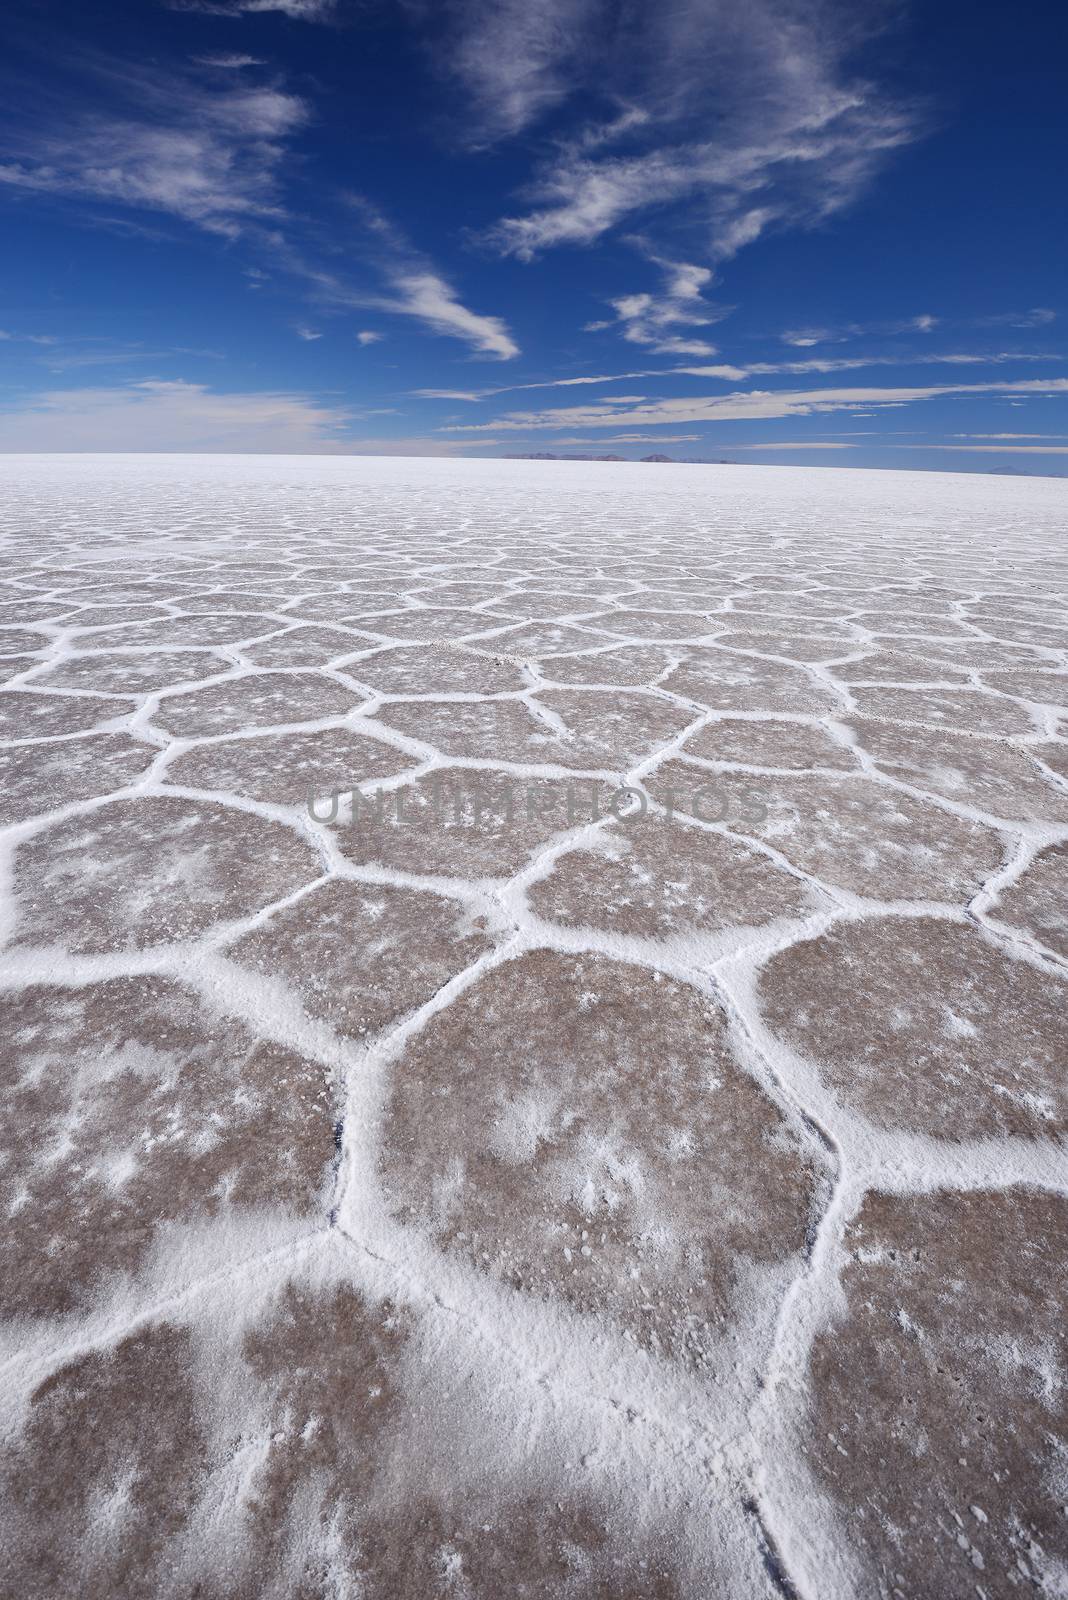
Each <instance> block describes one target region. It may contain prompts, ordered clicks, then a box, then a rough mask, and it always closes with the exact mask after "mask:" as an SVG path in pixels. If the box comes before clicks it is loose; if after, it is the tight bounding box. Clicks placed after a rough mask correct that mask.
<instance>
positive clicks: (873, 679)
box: [830, 650, 967, 716]
mask: <svg viewBox="0 0 1068 1600" xmlns="http://www.w3.org/2000/svg"><path fill="white" fill-rule="evenodd" d="M830 670H831V672H832V673H833V674H834V676H835V677H836V678H837V679H838V681H839V682H840V683H858V684H860V683H867V684H894V683H952V682H953V680H954V679H958V680H959V679H962V678H963V677H964V676H965V674H966V672H967V668H965V667H957V666H953V665H952V664H951V663H950V662H948V661H927V660H924V659H923V657H922V655H921V654H920V653H916V654H914V655H913V654H908V653H906V652H905V651H893V650H872V651H870V652H869V653H868V654H867V655H864V656H860V657H859V658H858V659H857V660H855V661H838V662H835V664H834V665H833V666H832V667H831V669H830ZM879 715H880V716H881V715H883V713H882V712H880V713H879Z"/></svg>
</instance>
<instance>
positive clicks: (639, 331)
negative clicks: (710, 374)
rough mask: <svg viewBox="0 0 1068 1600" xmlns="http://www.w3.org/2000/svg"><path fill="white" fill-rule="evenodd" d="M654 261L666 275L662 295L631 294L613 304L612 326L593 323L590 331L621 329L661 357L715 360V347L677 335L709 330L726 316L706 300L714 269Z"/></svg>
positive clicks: (631, 339) (654, 257)
mask: <svg viewBox="0 0 1068 1600" xmlns="http://www.w3.org/2000/svg"><path fill="white" fill-rule="evenodd" d="M651 259H652V260H653V261H654V262H655V263H656V265H657V266H658V267H660V268H661V269H662V271H663V274H664V288H663V291H662V293H660V294H659V295H653V294H628V295H621V296H619V297H618V298H617V299H614V300H610V301H609V302H608V303H609V305H610V306H611V307H612V309H613V311H614V312H615V318H614V319H613V320H612V321H611V322H599V323H593V324H591V325H590V327H589V328H588V329H587V331H588V332H596V331H598V330H599V329H601V328H606V327H612V326H618V327H620V328H621V329H622V335H623V338H624V339H626V340H627V341H628V342H629V343H630V344H640V345H644V346H645V347H646V348H647V349H650V350H653V351H654V352H656V353H657V354H658V355H678V356H714V355H715V353H716V347H715V345H713V344H709V343H708V341H707V340H705V339H697V338H691V337H683V336H681V335H680V334H678V333H677V332H676V331H675V330H676V329H678V328H703V327H707V326H708V325H709V323H712V322H718V321H720V320H721V318H722V317H724V316H725V315H726V311H725V310H724V309H723V308H722V307H719V306H713V305H710V304H709V303H708V301H706V300H705V299H704V298H703V292H704V290H705V289H706V288H708V287H709V286H710V285H711V283H712V281H713V276H714V275H713V272H712V269H711V267H702V266H697V265H694V264H693V263H692V262H689V261H666V260H664V259H663V258H662V257H658V256H653V257H652V258H651Z"/></svg>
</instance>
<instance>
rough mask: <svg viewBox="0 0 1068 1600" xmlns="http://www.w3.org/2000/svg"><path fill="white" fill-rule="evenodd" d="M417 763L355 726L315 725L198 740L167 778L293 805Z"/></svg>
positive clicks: (194, 786)
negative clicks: (249, 736) (204, 741)
mask: <svg viewBox="0 0 1068 1600" xmlns="http://www.w3.org/2000/svg"><path fill="white" fill-rule="evenodd" d="M413 764H414V762H413V758H412V757H411V756H406V755H404V754H403V753H402V752H401V751H398V750H394V749H393V748H392V747H391V746H390V745H388V744H384V743H383V741H382V740H381V739H373V738H370V737H368V736H367V735H366V734H361V733H358V732H356V730H355V729H353V728H315V729H312V730H310V731H306V732H304V733H298V732H296V731H294V732H292V733H265V734H261V735H259V736H258V737H256V738H252V739H243V738H242V739H224V740H221V741H220V742H218V743H213V744H202V745H196V746H194V748H193V749H191V750H187V751H185V753H184V754H183V755H179V756H177V757H175V759H174V760H173V761H172V762H171V763H170V765H169V766H168V768H167V781H168V782H169V783H172V784H175V785H176V786H178V787H180V788H187V789H217V790H221V791H224V792H226V793H228V794H237V795H248V796H249V797H250V798H251V799H253V800H264V801H266V802H268V803H269V804H271V805H283V806H292V805H305V804H306V803H307V800H308V796H309V794H312V795H315V796H322V795H330V794H336V793H338V792H340V791H344V790H346V789H351V788H353V787H355V786H356V785H357V784H361V783H366V782H369V781H370V780H371V779H374V778H388V777H390V776H391V775H392V774H394V773H397V772H403V771H404V769H405V768H406V767H410V766H412V765H413ZM323 814H324V815H325V812H324V813H323Z"/></svg>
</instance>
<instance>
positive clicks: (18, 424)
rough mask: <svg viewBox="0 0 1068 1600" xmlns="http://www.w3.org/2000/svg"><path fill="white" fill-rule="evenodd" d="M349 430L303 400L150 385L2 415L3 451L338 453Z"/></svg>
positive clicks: (332, 413) (92, 392)
mask: <svg viewBox="0 0 1068 1600" xmlns="http://www.w3.org/2000/svg"><path fill="white" fill-rule="evenodd" d="M348 424H349V416H348V413H347V412H345V411H344V410H341V409H339V408H336V407H331V406H324V405H321V404H319V403H318V402H317V401H314V400H310V399H309V398H308V397H307V396H305V395H299V394H284V393H264V394H218V393H214V392H212V391H211V390H209V389H207V388H205V387H204V386H203V385H201V384H195V383H182V382H174V383H165V382H161V381H159V380H152V381H149V382H145V383H133V384H128V385H123V386H119V387H116V388H108V389H103V388H98V389H58V390H52V391H49V392H48V393H45V394H38V395H35V396H33V397H32V398H31V399H29V400H28V401H26V402H24V403H20V405H19V407H18V408H17V409H14V408H8V409H5V410H2V411H0V450H5V451H11V450H61V451H62V450H116V451H128V450H135V451H136V450H193V451H198V450H210V451H229V450H235V451H239V450H251V451H271V452H273V451H278V452H281V453H285V452H287V451H291V452H306V451H323V450H326V451H337V450H340V449H344V448H346V445H345V443H344V440H343V438H341V437H339V435H340V434H341V433H342V432H343V430H344V429H345V428H346V427H347V426H348Z"/></svg>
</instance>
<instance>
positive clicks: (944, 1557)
mask: <svg viewBox="0 0 1068 1600" xmlns="http://www.w3.org/2000/svg"><path fill="white" fill-rule="evenodd" d="M5 491H6V492H5V516H4V524H3V529H2V536H3V540H4V556H5V561H4V567H3V572H2V574H0V655H2V658H3V659H2V661H0V666H2V669H3V674H4V677H3V681H2V682H0V776H2V780H3V809H2V810H0V872H2V882H3V898H2V900H0V920H2V929H3V935H4V939H5V948H4V953H3V964H2V976H0V1010H2V1014H3V1026H2V1029H0V1075H2V1079H3V1086H4V1107H5V1118H4V1133H3V1141H2V1161H0V1205H2V1206H3V1208H4V1216H5V1231H4V1236H3V1243H2V1247H0V1273H2V1282H3V1296H2V1320H0V1364H2V1367H3V1384H2V1386H0V1394H2V1401H0V1405H2V1412H0V1415H2V1419H3V1420H2V1428H0V1433H2V1440H0V1478H2V1480H3V1492H2V1494H0V1507H2V1509H0V1547H2V1548H3V1552H4V1567H5V1584H6V1585H7V1586H8V1587H7V1589H5V1592H11V1593H12V1594H18V1595H19V1596H20V1597H32V1596H40V1597H42V1600H44V1597H46V1596H47V1597H48V1600H53V1597H54V1596H55V1595H57V1594H64V1595H71V1596H74V1595H79V1596H80V1595H86V1596H89V1595H92V1596H97V1595H104V1594H107V1595H109V1596H118V1597H126V1596H146V1597H147V1596H153V1597H155V1596H170V1595H174V1596H192V1595H194V1594H195V1595H198V1596H200V1597H202V1600H203V1597H207V1600H211V1597H216V1596H217V1597H219V1600H223V1597H227V1600H230V1597H234V1600H237V1597H244V1596H257V1597H258V1596H271V1597H273V1596H278V1597H289V1596H294V1595H300V1596H308V1597H316V1600H319V1597H323V1600H325V1597H327V1596H330V1597H335V1596H336V1597H345V1596H355V1595H360V1596H368V1597H371V1600H386V1597H389V1600H393V1597H402V1600H409V1597H410V1600H417V1597H418V1600H425V1597H434V1596H441V1597H454V1596H462V1597H474V1600H497V1597H498V1596H501V1595H504V1594H508V1595H517V1596H521V1595H530V1596H533V1595H546V1596H548V1595H552V1596H556V1595H563V1596H576V1597H587V1596H598V1597H601V1600H624V1597H628V1600H629V1597H632V1596H634V1597H637V1596H649V1597H665V1596H666V1597H679V1600H683V1597H685V1600H691V1597H698V1596H700V1597H702V1600H705V1597H709V1596H713V1595H714V1596H716V1597H717V1600H751V1597H760V1596H766V1597H772V1596H782V1595H792V1596H801V1597H804V1600H853V1597H855V1596H865V1597H866V1596H869V1595H871V1596H886V1597H890V1596H909V1597H927V1596H930V1597H932V1600H933V1597H938V1600H954V1597H957V1596H961V1597H964V1596H969V1597H978V1600H996V1597H1000V1596H1013V1597H1016V1596H1019V1595H1022V1594H1025V1593H1027V1594H1038V1595H1044V1596H1048V1597H1055V1596H1056V1597H1061V1600H1064V1597H1065V1596H1066V1595H1068V1381H1066V1376H1065V1374H1066V1366H1068V1349H1066V1344H1068V1339H1066V1333H1065V1327H1066V1318H1065V1315H1064V1312H1065V1300H1066V1296H1068V1248H1066V1244H1065V1241H1066V1238H1068V1155H1066V1148H1068V1146H1066V1134H1068V1099H1066V1095H1065V1083H1066V1081H1068V1080H1066V1069H1068V1052H1066V1046H1065V1036H1066V1032H1068V1030H1066V1028H1065V1024H1064V1019H1065V1000H1066V998H1068V943H1066V932H1065V930H1066V927H1068V879H1066V873H1065V859H1066V851H1068V713H1066V711H1065V706H1066V704H1068V702H1066V690H1068V618H1066V611H1065V596H1066V594H1068V547H1066V539H1068V500H1066V497H1065V491H1064V487H1063V485H1062V484H1059V483H1057V482H1055V481H1053V480H1040V479H1036V480H1031V481H1027V480H1024V481H1020V480H1012V481H1006V480H1000V479H988V478H978V477H972V478H965V477H954V476H950V475H945V476H942V475H936V474H933V473H932V474H923V475H910V474H903V473H893V474H891V473H862V472H851V471H836V472H833V473H832V472H813V471H805V470H803V469H783V468H764V469H762V468H746V467H734V468H714V467H709V468H696V467H695V468H692V469H682V468H675V469H665V470H661V469H658V468H648V467H643V468H630V467H626V466H623V467H619V466H603V465H596V464H590V465H577V464H567V463H561V464H553V465H546V464H543V463H538V464H533V463H529V464H528V463H520V462H509V463H502V462H488V461H486V462H432V461H411V460H408V461H404V460H395V461H387V460H353V459H347V460H346V459H343V458H333V459H326V458H321V459H315V458H288V459H287V458H281V459H277V458H276V459H270V458H254V457H247V458H241V457H231V458H227V457H187V458H181V457H157V458H149V457H126V458H119V457H111V458H105V457H100V458H92V457H68V458H48V459H44V458H31V457H26V458H8V459H7V461H6V463H5ZM621 785H626V786H627V787H628V788H630V789H631V790H633V791H634V794H633V795H632V796H631V801H630V813H629V815H628V814H626V813H625V812H624V808H622V807H619V806H617V811H618V813H619V814H618V815H613V812H612V810H611V808H610V807H609V806H608V804H607V800H608V797H609V796H611V795H612V793H613V790H614V789H616V788H618V787H619V786H621ZM595 787H596V790H597V794H598V795H599V799H598V800H597V803H596V804H595V805H594V804H592V803H591V796H592V795H593V791H594V788H595ZM354 790H356V791H358V793H357V796H356V799H355V801H353V799H352V791H354ZM439 790H444V791H446V792H451V793H455V792H457V791H458V792H460V794H461V795H462V796H463V797H465V799H464V806H463V807H461V809H460V811H453V810H450V807H449V805H447V804H446V805H443V806H438V805H437V804H436V803H435V799H434V796H435V794H436V793H437V792H438V791H439ZM506 790H510V791H511V793H512V795H513V797H514V799H515V809H514V814H513V815H512V818H511V821H510V822H509V821H508V820H507V816H506V814H505V812H504V811H503V810H502V802H501V795H502V794H503V793H504V792H505V791H506ZM332 792H338V793H340V794H341V795H343V796H345V797H346V804H345V805H344V806H339V808H338V813H337V817H336V820H330V819H331V817H332V808H331V806H330V805H324V804H322V799H323V797H324V796H329V795H330V794H331V793H332ZM309 793H310V794H313V795H314V796H316V797H318V800H319V802H320V803H319V804H317V805H316V807H315V812H314V815H312V814H310V813H309V810H308V808H307V806H306V804H305V800H306V797H307V796H308V794H309ZM479 795H481V796H482V797H483V800H485V798H486V796H487V795H489V796H491V797H492V803H490V802H489V801H487V802H486V804H485V806H484V810H483V814H482V816H481V818H477V817H476V816H475V815H474V807H475V803H476V801H475V797H476V796H479ZM576 796H578V797H579V798H578V800H577V803H576V800H575V797H576ZM354 806H355V811H356V816H357V820H356V821H355V822H353V821H351V820H348V819H349V817H350V815H351V813H352V811H353V809H354ZM398 807H400V820H398V810H397V808H398ZM668 808H670V812H671V814H670V816H669V815H668ZM461 813H462V814H461Z"/></svg>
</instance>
